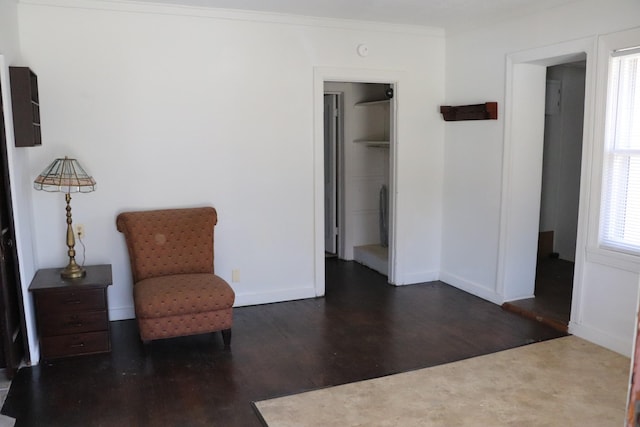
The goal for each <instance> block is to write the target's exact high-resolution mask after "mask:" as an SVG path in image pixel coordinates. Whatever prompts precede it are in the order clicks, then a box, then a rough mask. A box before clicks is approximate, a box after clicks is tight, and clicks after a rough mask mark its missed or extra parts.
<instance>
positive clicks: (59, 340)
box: [40, 331, 111, 359]
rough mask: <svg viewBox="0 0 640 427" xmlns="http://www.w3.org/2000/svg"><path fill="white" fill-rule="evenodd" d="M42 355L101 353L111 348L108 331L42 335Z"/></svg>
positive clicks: (64, 355) (52, 356) (46, 357)
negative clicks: (53, 335)
mask: <svg viewBox="0 0 640 427" xmlns="http://www.w3.org/2000/svg"><path fill="white" fill-rule="evenodd" d="M40 348H41V351H42V357H44V358H45V359H53V358H56V357H66V356H77V355H80V354H91V353H103V352H107V351H110V350H111V343H110V341H109V332H107V331H103V332H87V333H84V334H71V335H61V336H57V337H43V338H42V345H41V346H40Z"/></svg>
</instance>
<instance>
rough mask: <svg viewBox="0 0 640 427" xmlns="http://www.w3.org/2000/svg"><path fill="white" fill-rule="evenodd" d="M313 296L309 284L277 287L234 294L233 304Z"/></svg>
mask: <svg viewBox="0 0 640 427" xmlns="http://www.w3.org/2000/svg"><path fill="white" fill-rule="evenodd" d="M323 241H324V240H323ZM315 296H316V289H315V288H314V287H311V286H310V287H306V288H291V289H278V290H275V291H269V292H244V293H237V294H236V301H235V303H234V304H233V306H234V307H242V306H247V305H258V304H270V303H274V302H282V301H293V300H298V299H307V298H314V297H315Z"/></svg>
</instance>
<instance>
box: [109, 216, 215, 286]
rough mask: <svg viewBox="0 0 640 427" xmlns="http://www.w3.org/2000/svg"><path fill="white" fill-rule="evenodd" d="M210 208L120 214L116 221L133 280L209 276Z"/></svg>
mask: <svg viewBox="0 0 640 427" xmlns="http://www.w3.org/2000/svg"><path fill="white" fill-rule="evenodd" d="M217 222H218V215H217V212H216V210H215V209H214V208H212V207H202V208H189V209H163V210H152V211H138V212H124V213H121V214H120V215H118V217H117V218H116V225H117V227H118V231H120V232H121V233H124V235H125V237H126V239H125V240H126V242H127V247H128V250H129V258H130V260H131V272H132V274H133V281H134V283H137V282H139V281H141V280H144V279H148V278H152V277H158V276H166V275H173V274H186V273H213V230H214V227H215V225H216V224H217Z"/></svg>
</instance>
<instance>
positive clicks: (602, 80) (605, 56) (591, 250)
mask: <svg viewBox="0 0 640 427" xmlns="http://www.w3.org/2000/svg"><path fill="white" fill-rule="evenodd" d="M636 46H640V28H634V29H631V30H626V31H621V32H617V33H611V34H607V35H602V36H599V37H598V51H597V68H596V91H595V102H594V107H595V108H594V121H593V123H594V124H593V136H594V139H593V142H594V144H593V147H592V150H591V153H590V155H588V156H587V167H589V168H590V169H591V179H590V181H591V191H590V192H589V194H588V195H587V200H585V201H586V202H587V204H588V206H589V209H588V211H589V214H588V219H587V221H588V227H587V229H588V231H587V242H586V246H585V255H586V261H587V262H593V263H597V264H601V265H606V266H609V267H613V268H617V269H621V270H626V271H630V272H635V273H640V256H638V255H632V254H630V253H627V252H622V251H619V250H612V249H611V248H610V247H607V246H603V245H601V244H600V217H601V213H602V212H601V211H602V209H601V200H602V189H603V186H602V183H603V176H604V164H605V120H606V107H607V89H608V82H609V60H610V58H611V55H612V53H613V52H616V51H620V50H622V49H627V48H633V47H636Z"/></svg>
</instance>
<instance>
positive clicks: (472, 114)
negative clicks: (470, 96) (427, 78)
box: [440, 102, 498, 122]
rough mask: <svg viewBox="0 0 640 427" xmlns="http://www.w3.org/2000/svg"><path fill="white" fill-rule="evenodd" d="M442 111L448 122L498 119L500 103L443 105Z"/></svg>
mask: <svg viewBox="0 0 640 427" xmlns="http://www.w3.org/2000/svg"><path fill="white" fill-rule="evenodd" d="M440 113H442V117H443V118H444V120H445V121H447V122H452V121H459V120H497V119H498V103H497V102H485V103H484V104H474V105H458V106H455V107H453V106H450V105H442V106H441V107H440Z"/></svg>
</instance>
